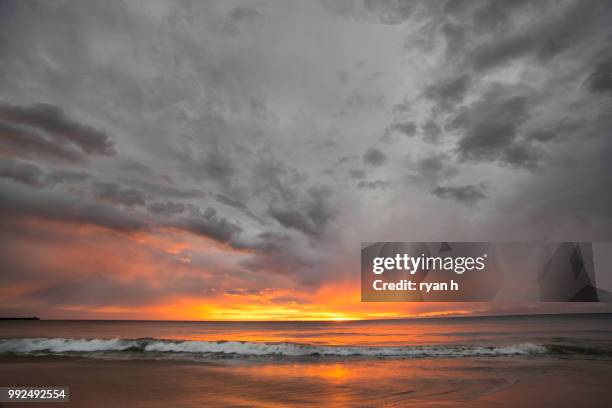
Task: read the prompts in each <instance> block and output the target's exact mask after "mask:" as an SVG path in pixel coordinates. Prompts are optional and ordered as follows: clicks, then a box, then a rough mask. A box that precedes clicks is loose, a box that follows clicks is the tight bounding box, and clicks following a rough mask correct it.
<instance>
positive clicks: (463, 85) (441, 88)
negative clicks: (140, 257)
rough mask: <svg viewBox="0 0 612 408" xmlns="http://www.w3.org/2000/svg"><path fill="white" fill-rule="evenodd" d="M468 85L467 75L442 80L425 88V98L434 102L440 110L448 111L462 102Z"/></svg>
mask: <svg viewBox="0 0 612 408" xmlns="http://www.w3.org/2000/svg"><path fill="white" fill-rule="evenodd" d="M470 83H471V78H470V76H469V75H468V74H464V75H461V76H458V77H455V78H448V79H444V80H441V81H438V82H437V83H435V84H434V85H430V86H428V87H427V88H425V97H427V98H428V99H431V100H433V101H435V102H436V104H437V106H438V107H439V108H440V109H443V110H449V109H452V108H453V107H454V105H455V104H457V103H459V102H462V101H463V98H464V97H465V95H466V93H467V91H468V88H469V86H470Z"/></svg>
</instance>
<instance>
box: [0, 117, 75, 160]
mask: <svg viewBox="0 0 612 408" xmlns="http://www.w3.org/2000/svg"><path fill="white" fill-rule="evenodd" d="M0 155H1V156H5V157H18V158H22V159H46V160H50V161H59V162H67V163H82V162H84V161H85V157H84V155H83V154H82V153H81V152H80V151H78V150H77V149H75V148H74V147H73V146H66V145H64V144H61V143H57V142H56V141H54V140H48V139H47V138H46V137H45V135H44V134H43V133H42V132H41V131H40V130H37V129H32V128H26V127H24V126H20V125H14V124H12V123H4V122H0Z"/></svg>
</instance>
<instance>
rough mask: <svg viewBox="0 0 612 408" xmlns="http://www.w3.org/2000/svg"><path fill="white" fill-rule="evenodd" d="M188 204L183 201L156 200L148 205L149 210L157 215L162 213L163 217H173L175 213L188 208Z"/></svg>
mask: <svg viewBox="0 0 612 408" xmlns="http://www.w3.org/2000/svg"><path fill="white" fill-rule="evenodd" d="M186 208H187V206H186V205H185V204H183V203H175V202H173V201H166V202H165V203H162V202H155V203H151V204H149V205H148V206H147V210H149V212H150V213H152V214H155V215H161V216H162V217H171V216H173V215H177V214H180V213H182V212H184V211H185V210H186Z"/></svg>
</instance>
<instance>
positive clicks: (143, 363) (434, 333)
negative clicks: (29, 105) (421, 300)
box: [0, 314, 612, 406]
mask: <svg viewBox="0 0 612 408" xmlns="http://www.w3.org/2000/svg"><path fill="white" fill-rule="evenodd" d="M611 374H612V315H610V314H580V315H545V316H544V315H538V316H498V317H458V318H435V319H405V320H379V321H343V322H167V321H1V322H0V386H35V385H56V386H70V387H71V400H72V402H71V405H73V406H111V405H113V404H119V405H121V406H171V405H174V406H203V405H204V406H408V405H413V404H419V405H426V406H427V405H430V406H439V405H443V406H453V405H456V406H461V405H464V404H469V405H470V406H514V404H519V405H523V406H546V405H547V404H550V406H575V405H572V404H582V403H585V402H588V403H589V404H590V405H591V406H598V405H599V404H602V405H601V406H606V405H607V404H605V403H607V402H608V401H609V400H610V397H612V391H610V389H609V388H610V385H611V384H612V383H610V380H609V378H612V376H611ZM602 383H603V385H602ZM117 390H120V391H117ZM109 404H110V405H109Z"/></svg>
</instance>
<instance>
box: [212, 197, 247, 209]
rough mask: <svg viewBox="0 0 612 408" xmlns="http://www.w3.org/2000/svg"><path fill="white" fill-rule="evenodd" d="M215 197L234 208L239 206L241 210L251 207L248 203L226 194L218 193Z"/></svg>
mask: <svg viewBox="0 0 612 408" xmlns="http://www.w3.org/2000/svg"><path fill="white" fill-rule="evenodd" d="M215 199H216V200H217V201H218V202H220V203H222V204H225V205H228V206H230V207H233V208H237V209H239V210H248V209H249V207H247V206H246V204H244V203H242V202H240V201H237V200H234V199H231V198H229V197H227V196H226V195H224V194H217V195H216V196H215Z"/></svg>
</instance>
